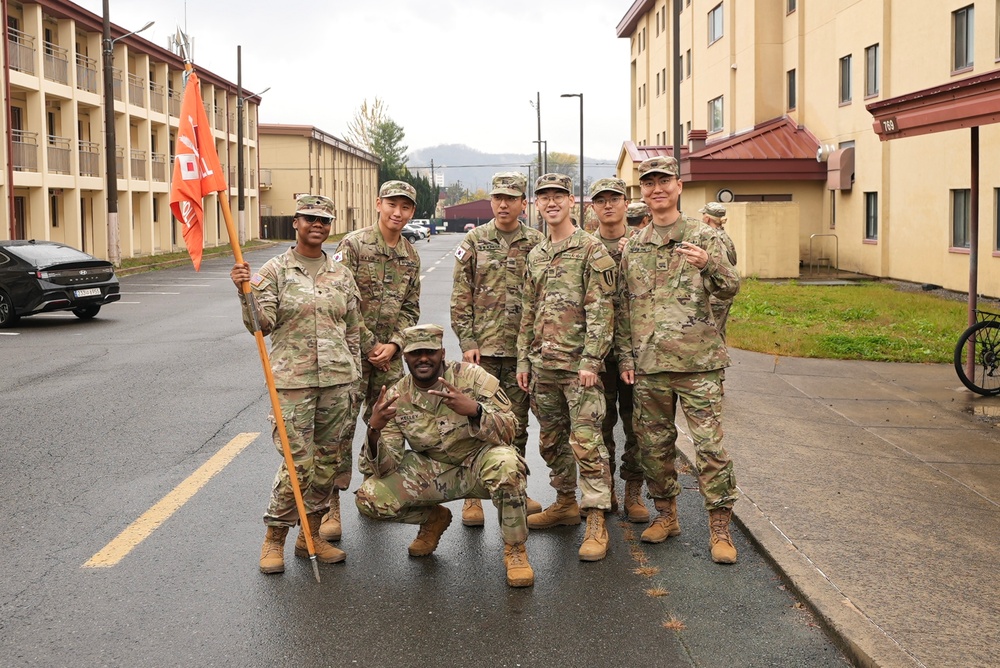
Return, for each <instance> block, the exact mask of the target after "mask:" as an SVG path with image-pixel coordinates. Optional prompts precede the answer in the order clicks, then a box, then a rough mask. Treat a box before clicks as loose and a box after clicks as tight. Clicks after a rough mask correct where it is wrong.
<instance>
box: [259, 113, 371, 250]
mask: <svg viewBox="0 0 1000 668" xmlns="http://www.w3.org/2000/svg"><path fill="white" fill-rule="evenodd" d="M258 132H259V133H260V164H261V177H262V180H261V209H262V213H263V215H264V216H284V217H289V216H291V215H292V214H293V213H295V198H296V197H297V196H298V195H301V194H311V195H323V196H325V197H329V198H330V199H332V200H333V204H334V206H335V207H336V211H337V219H336V221H334V224H333V231H332V233H333V234H338V233H343V232H350V231H351V230H357V229H360V228H362V227H367V226H368V225H374V224H375V221H376V215H375V199H376V198H377V197H378V187H379V182H378V167H379V164H380V163H381V160H379V158H378V156H376V155H374V154H372V153H369V152H368V151H365V150H364V149H360V148H358V147H357V146H354V145H352V144H348V143H347V142H345V141H344V140H342V139H338V138H337V137H334V136H333V135H331V134H328V133H326V132H323V131H322V130H320V129H318V128H314V127H312V126H311V125H272V124H269V123H263V124H261V125H260V127H259V129H258Z"/></svg>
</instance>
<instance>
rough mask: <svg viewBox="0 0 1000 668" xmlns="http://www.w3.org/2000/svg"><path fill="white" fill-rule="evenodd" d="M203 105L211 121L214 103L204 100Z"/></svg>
mask: <svg viewBox="0 0 1000 668" xmlns="http://www.w3.org/2000/svg"><path fill="white" fill-rule="evenodd" d="M202 105H203V106H204V107H205V116H207V117H208V118H209V119H211V118H212V103H211V102H206V101H204V100H203V101H202Z"/></svg>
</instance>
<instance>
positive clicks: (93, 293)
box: [73, 288, 101, 297]
mask: <svg viewBox="0 0 1000 668" xmlns="http://www.w3.org/2000/svg"><path fill="white" fill-rule="evenodd" d="M73 295H74V296H75V297H99V296H100V295H101V289H100V288H87V289H85V290H74V291H73Z"/></svg>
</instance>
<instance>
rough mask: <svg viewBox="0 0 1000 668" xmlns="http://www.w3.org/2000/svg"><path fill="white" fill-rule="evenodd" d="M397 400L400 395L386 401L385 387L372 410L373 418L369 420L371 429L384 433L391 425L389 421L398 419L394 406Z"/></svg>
mask: <svg viewBox="0 0 1000 668" xmlns="http://www.w3.org/2000/svg"><path fill="white" fill-rule="evenodd" d="M396 399H399V395H398V394H397V395H396V396H394V397H393V398H392V399H389V400H388V401H386V400H385V385H383V386H382V391H381V392H379V394H378V400H377V401H376V402H375V406H374V407H373V408H372V416H371V418H369V419H368V427H369V428H371V429H374V430H375V431H382V430H383V429H384V428H385V426H386V425H387V424H389V420H391V419H393V418H394V417H396V407H395V406H393V404H394V403H396Z"/></svg>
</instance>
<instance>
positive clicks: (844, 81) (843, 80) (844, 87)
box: [840, 55, 851, 104]
mask: <svg viewBox="0 0 1000 668" xmlns="http://www.w3.org/2000/svg"><path fill="white" fill-rule="evenodd" d="M850 101H851V57H850V56H849V55H848V56H844V57H843V58H841V59H840V103H841V104H847V103H849V102H850Z"/></svg>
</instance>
